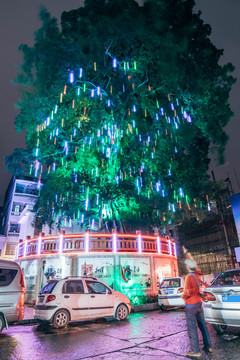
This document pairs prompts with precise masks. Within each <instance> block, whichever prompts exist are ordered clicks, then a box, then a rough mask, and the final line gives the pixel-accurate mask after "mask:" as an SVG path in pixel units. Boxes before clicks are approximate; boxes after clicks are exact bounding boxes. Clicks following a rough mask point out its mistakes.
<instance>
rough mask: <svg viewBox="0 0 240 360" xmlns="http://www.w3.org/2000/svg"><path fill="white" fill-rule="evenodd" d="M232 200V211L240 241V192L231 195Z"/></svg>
mask: <svg viewBox="0 0 240 360" xmlns="http://www.w3.org/2000/svg"><path fill="white" fill-rule="evenodd" d="M230 202H231V205H232V212H233V216H234V220H235V224H236V228H237V234H238V241H239V243H240V193H238V194H236V195H233V196H230Z"/></svg>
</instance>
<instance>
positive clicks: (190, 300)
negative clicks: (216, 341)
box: [182, 259, 212, 358]
mask: <svg viewBox="0 0 240 360" xmlns="http://www.w3.org/2000/svg"><path fill="white" fill-rule="evenodd" d="M185 264H186V266H187V268H188V271H189V274H188V275H187V277H186V280H185V286H184V292H183V295H182V298H183V299H184V301H185V308H186V320H187V330H188V337H189V341H190V346H191V349H192V351H187V352H186V356H188V357H192V358H201V352H200V347H199V340H198V331H197V325H198V327H199V329H200V330H201V333H202V337H203V344H204V350H205V351H206V352H212V348H211V340H210V336H209V332H208V328H207V325H206V322H205V319H204V314H203V308H202V297H201V295H200V292H199V285H200V284H201V283H202V279H201V275H202V273H201V270H199V269H198V267H197V263H196V262H195V261H194V260H192V259H187V260H185Z"/></svg>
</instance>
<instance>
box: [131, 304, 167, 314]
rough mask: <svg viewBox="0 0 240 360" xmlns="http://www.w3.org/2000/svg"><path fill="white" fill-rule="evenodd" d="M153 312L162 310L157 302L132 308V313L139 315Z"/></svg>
mask: <svg viewBox="0 0 240 360" xmlns="http://www.w3.org/2000/svg"><path fill="white" fill-rule="evenodd" d="M153 310H160V306H159V305H158V303H157V302H155V303H149V304H143V305H135V306H132V311H131V312H133V313H138V312H144V311H153Z"/></svg>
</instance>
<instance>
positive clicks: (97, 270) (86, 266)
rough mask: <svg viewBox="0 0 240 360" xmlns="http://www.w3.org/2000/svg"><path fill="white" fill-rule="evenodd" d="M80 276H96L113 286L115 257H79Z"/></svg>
mask: <svg viewBox="0 0 240 360" xmlns="http://www.w3.org/2000/svg"><path fill="white" fill-rule="evenodd" d="M77 275H78V276H89V277H94V278H96V279H98V280H100V281H102V282H104V283H106V284H107V285H109V286H111V287H113V281H114V280H113V279H114V259H113V258H112V257H107V258H105V257H88V258H87V260H86V259H85V260H84V259H82V258H78V273H77Z"/></svg>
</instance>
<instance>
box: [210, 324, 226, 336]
mask: <svg viewBox="0 0 240 360" xmlns="http://www.w3.org/2000/svg"><path fill="white" fill-rule="evenodd" d="M212 327H213V328H214V330H216V332H217V333H218V334H223V333H224V332H225V331H226V329H227V325H217V324H212Z"/></svg>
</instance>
